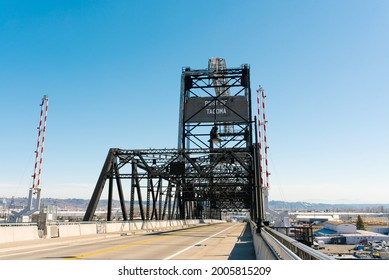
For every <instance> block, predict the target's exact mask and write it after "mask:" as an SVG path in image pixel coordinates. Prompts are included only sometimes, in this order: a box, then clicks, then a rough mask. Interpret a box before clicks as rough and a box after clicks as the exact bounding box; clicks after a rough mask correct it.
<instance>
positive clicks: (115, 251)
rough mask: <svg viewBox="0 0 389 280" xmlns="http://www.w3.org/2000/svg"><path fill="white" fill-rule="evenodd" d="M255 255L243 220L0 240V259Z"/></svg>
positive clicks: (156, 258)
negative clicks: (163, 229)
mask: <svg viewBox="0 0 389 280" xmlns="http://www.w3.org/2000/svg"><path fill="white" fill-rule="evenodd" d="M61 259H62V260H82V259H87V260H174V259H177V260H227V259H255V256H254V249H253V246H252V240H251V239H250V237H249V227H248V226H247V228H246V224H245V223H222V224H212V225H202V226H197V227H191V228H186V229H177V230H171V231H167V232H154V233H148V234H128V235H126V234H105V235H94V236H82V237H72V238H56V239H41V240H36V241H34V242H15V244H9V243H8V244H0V260H61Z"/></svg>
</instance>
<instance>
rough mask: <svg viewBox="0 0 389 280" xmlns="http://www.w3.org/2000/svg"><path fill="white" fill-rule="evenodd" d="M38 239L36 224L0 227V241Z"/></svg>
mask: <svg viewBox="0 0 389 280" xmlns="http://www.w3.org/2000/svg"><path fill="white" fill-rule="evenodd" d="M36 239H39V235H38V227H37V226H6V227H0V243H6V242H16V241H29V240H36Z"/></svg>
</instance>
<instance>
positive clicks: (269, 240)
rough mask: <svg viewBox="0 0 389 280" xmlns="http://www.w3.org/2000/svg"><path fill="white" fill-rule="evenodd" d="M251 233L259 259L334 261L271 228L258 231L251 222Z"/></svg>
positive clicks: (263, 227)
mask: <svg viewBox="0 0 389 280" xmlns="http://www.w3.org/2000/svg"><path fill="white" fill-rule="evenodd" d="M251 231H252V235H253V240H254V246H255V250H256V255H257V259H278V260H333V258H331V257H329V256H327V255H325V254H322V253H319V252H317V251H316V250H314V249H312V248H310V247H308V246H307V245H304V244H302V243H300V242H299V241H297V240H295V239H293V238H290V237H289V236H287V235H285V234H282V233H280V232H277V231H276V230H274V229H271V228H270V227H267V226H262V227H261V228H260V230H258V228H257V225H256V224H255V223H254V222H253V221H251ZM259 243H261V244H259ZM264 247H266V248H264ZM269 251H271V252H272V256H271V255H269Z"/></svg>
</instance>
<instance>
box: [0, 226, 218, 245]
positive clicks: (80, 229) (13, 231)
mask: <svg viewBox="0 0 389 280" xmlns="http://www.w3.org/2000/svg"><path fill="white" fill-rule="evenodd" d="M217 222H222V221H218V220H201V221H200V220H176V221H131V222H103V223H102V222H99V223H72V224H65V223H64V224H54V225H48V226H46V228H45V231H44V235H45V238H58V237H59V238H61V237H70V236H83V235H92V234H101V233H115V232H117V233H121V232H129V231H137V230H144V231H148V230H150V231H153V230H163V229H169V228H182V227H186V226H189V225H198V224H210V223H217ZM36 239H39V234H38V227H37V226H36V225H28V226H22V225H8V226H0V244H1V243H6V242H15V241H29V240H36Z"/></svg>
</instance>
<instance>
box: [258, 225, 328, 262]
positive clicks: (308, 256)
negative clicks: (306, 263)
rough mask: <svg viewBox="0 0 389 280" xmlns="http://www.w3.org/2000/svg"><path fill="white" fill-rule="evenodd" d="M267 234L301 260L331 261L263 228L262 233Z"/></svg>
mask: <svg viewBox="0 0 389 280" xmlns="http://www.w3.org/2000/svg"><path fill="white" fill-rule="evenodd" d="M265 232H266V233H267V234H269V235H271V236H272V237H273V238H275V239H276V240H277V241H279V242H280V243H281V244H282V245H283V246H284V247H286V248H287V249H288V251H290V252H291V253H293V254H295V255H296V256H298V257H299V258H300V259H302V260H333V258H331V257H329V256H327V255H325V254H322V253H320V252H317V251H316V250H315V249H312V248H311V247H308V246H307V245H304V244H302V243H300V242H299V241H297V240H295V239H293V238H290V237H289V236H287V235H285V234H282V233H280V232H278V231H276V230H274V229H271V228H269V227H263V233H265Z"/></svg>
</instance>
